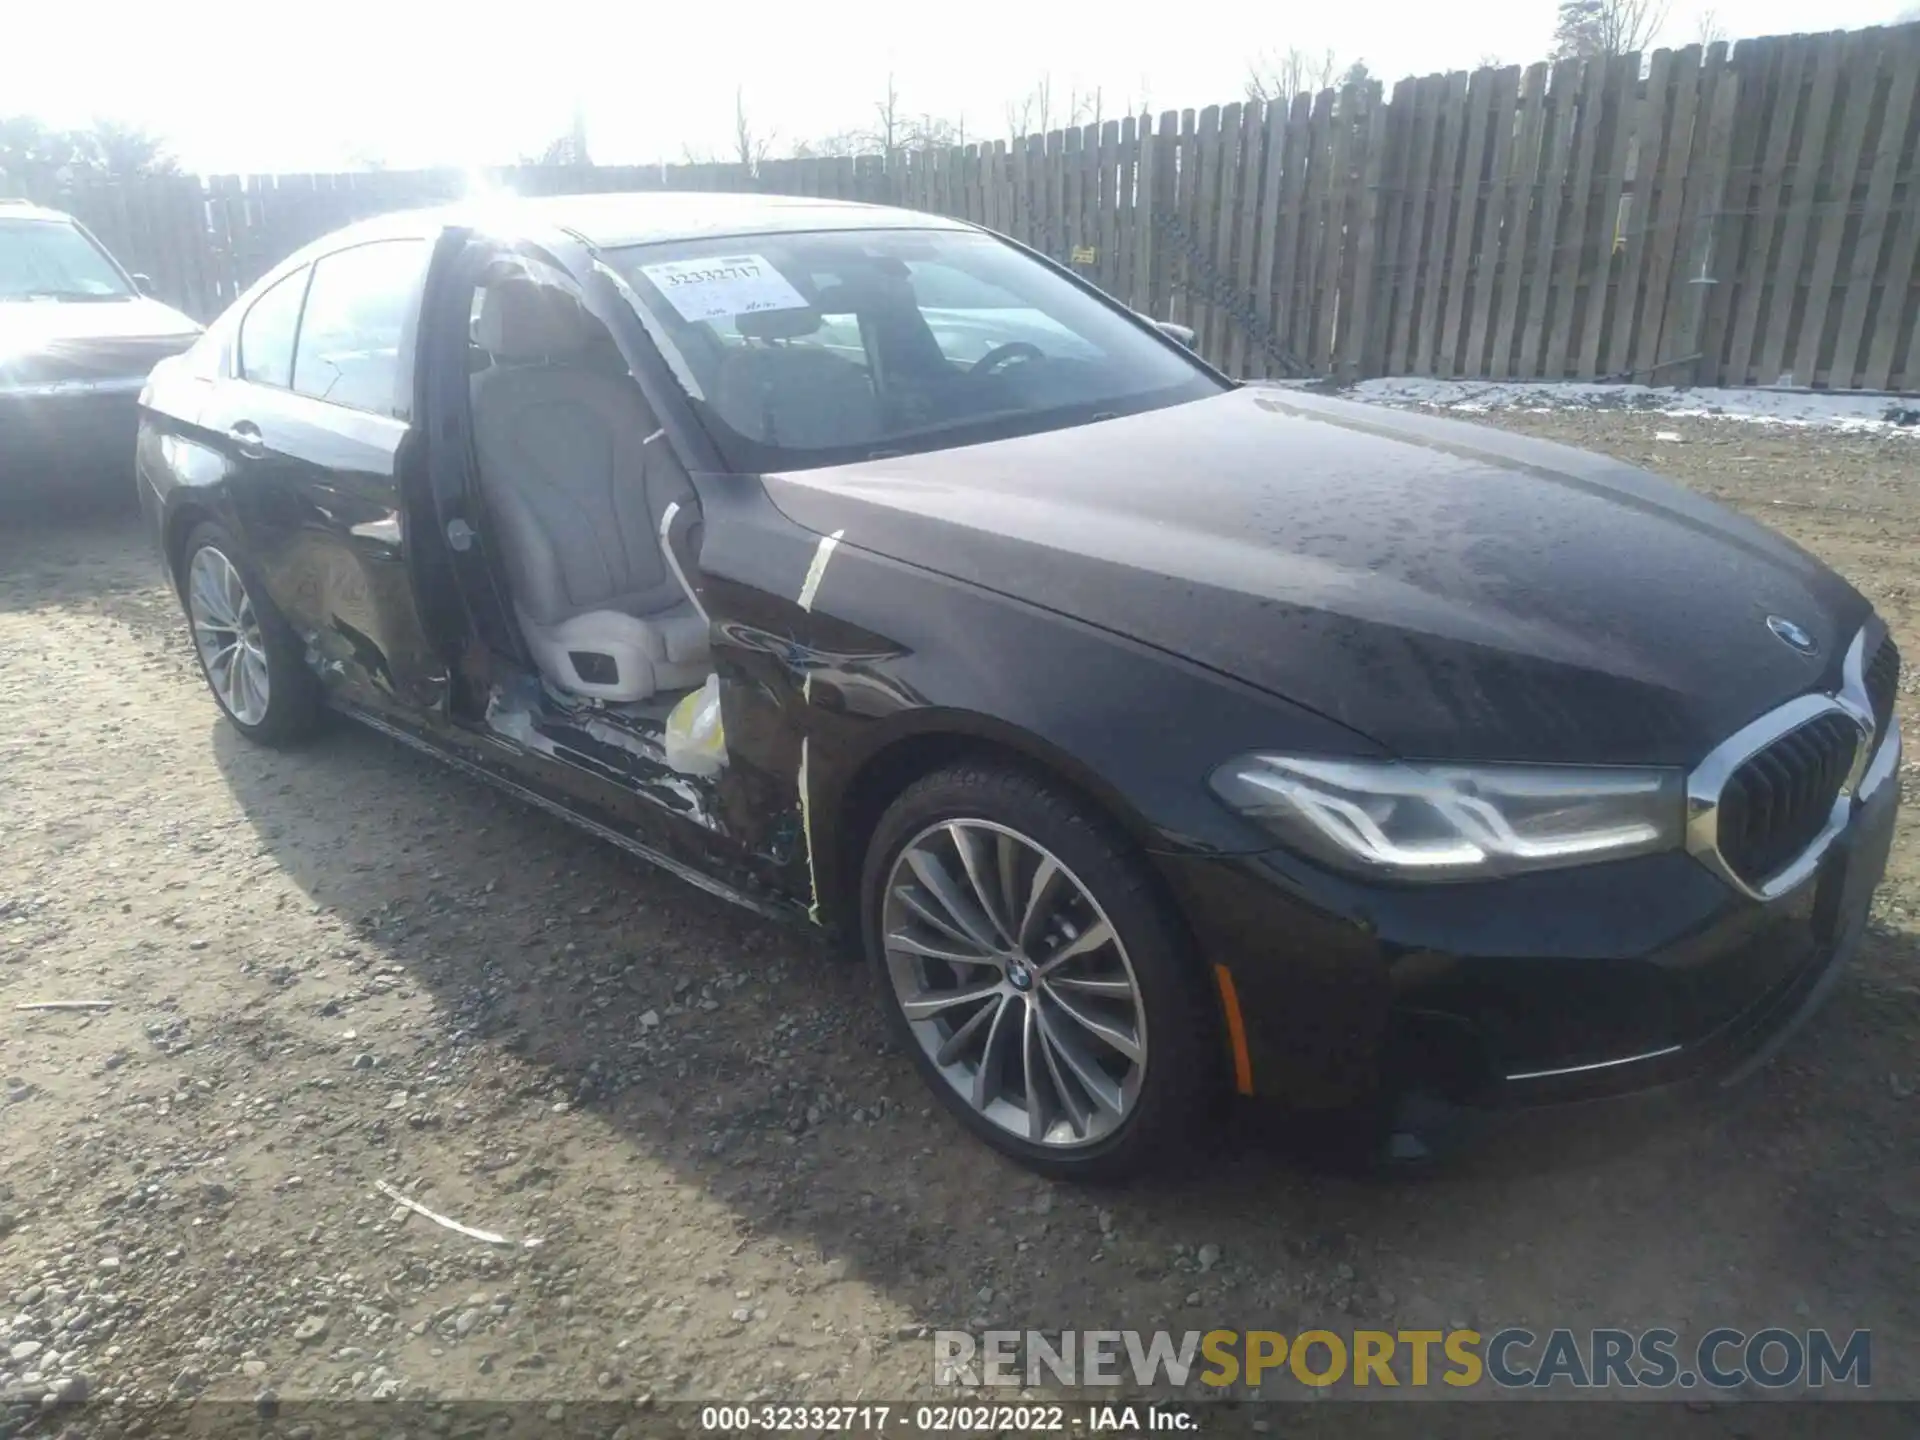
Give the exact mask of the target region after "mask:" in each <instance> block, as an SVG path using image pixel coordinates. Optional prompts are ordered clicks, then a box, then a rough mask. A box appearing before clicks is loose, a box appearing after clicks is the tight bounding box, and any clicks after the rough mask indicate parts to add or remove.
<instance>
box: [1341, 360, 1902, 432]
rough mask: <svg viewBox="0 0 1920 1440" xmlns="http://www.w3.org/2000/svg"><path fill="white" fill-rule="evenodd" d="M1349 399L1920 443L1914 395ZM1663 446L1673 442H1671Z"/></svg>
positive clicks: (1665, 390)
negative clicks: (1596, 414)
mask: <svg viewBox="0 0 1920 1440" xmlns="http://www.w3.org/2000/svg"><path fill="white" fill-rule="evenodd" d="M1347 393H1348V394H1350V395H1351V396H1352V397H1353V398H1354V399H1356V400H1368V401H1372V402H1374V403H1376V404H1381V405H1423V406H1428V407H1431V408H1433V409H1437V410H1452V411H1456V412H1459V413H1462V414H1483V413H1485V412H1487V411H1489V410H1531V411H1536V412H1547V411H1553V410H1635V411H1643V412H1645V413H1647V414H1653V415H1672V416H1676V417H1686V418H1700V417H1708V416H1711V417H1715V418H1719V419H1726V420H1744V421H1749V422H1752V423H1755V424H1762V425H1792V426H1815V427H1820V428H1823V429H1831V430H1847V431H1855V432H1884V433H1887V434H1903V435H1907V436H1911V437H1913V438H1915V439H1920V396H1913V395H1905V396H1902V395H1855V394H1849V393H1847V392H1844V391H1840V392H1825V391H1802V390H1734V389H1727V390H1721V389H1705V388H1703V389H1675V388H1672V387H1662V386H1653V385H1610V384H1599V383H1586V382H1581V381H1563V382H1559V383H1552V382H1545V381H1492V380H1431V379H1426V378H1423V377H1420V376H1414V375H1404V376H1389V377H1385V378H1382V379H1377V380H1362V381H1360V382H1358V383H1357V384H1355V385H1354V386H1352V387H1351V388H1350V389H1349V390H1348V391H1347ZM1661 438H1662V439H1665V438H1666V437H1665V435H1664V434H1663V435H1662V436H1661ZM1675 438H1676V439H1677V438H1678V437H1677V436H1676V437H1675Z"/></svg>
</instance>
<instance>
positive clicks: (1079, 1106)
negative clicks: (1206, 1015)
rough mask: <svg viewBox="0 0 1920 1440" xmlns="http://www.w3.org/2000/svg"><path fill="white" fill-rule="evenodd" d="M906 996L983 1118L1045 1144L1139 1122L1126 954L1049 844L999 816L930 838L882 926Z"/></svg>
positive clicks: (922, 1034)
mask: <svg viewBox="0 0 1920 1440" xmlns="http://www.w3.org/2000/svg"><path fill="white" fill-rule="evenodd" d="M882 923H883V926H884V930H885V937H886V938H885V941H884V944H885V947H886V954H887V972H888V975H889V976H890V977H891V979H892V981H893V991H894V998H895V999H896V1000H897V1001H898V1002H899V1005H900V1011H901V1014H902V1015H904V1016H905V1017H906V1020H907V1024H908V1028H909V1029H910V1030H911V1031H912V1034H913V1038H914V1039H915V1040H916V1041H917V1042H918V1043H919V1045H920V1048H921V1050H922V1051H923V1052H924V1053H925V1054H926V1055H927V1057H928V1058H929V1059H931V1060H932V1062H933V1064H934V1065H935V1067H936V1068H937V1069H938V1070H939V1072H940V1075H941V1077H942V1078H943V1079H944V1080H945V1081H946V1083H947V1084H948V1085H950V1086H952V1087H953V1090H954V1092H955V1093H956V1094H957V1095H959V1096H960V1097H961V1098H962V1099H963V1100H965V1102H966V1103H967V1104H968V1105H970V1106H971V1107H972V1108H973V1109H974V1111H975V1112H977V1113H978V1114H979V1115H980V1116H982V1117H983V1118H984V1119H986V1120H988V1121H990V1122H991V1123H992V1124H994V1125H997V1126H999V1127H1000V1128H1001V1129H1003V1130H1005V1131H1007V1132H1008V1133H1010V1134H1013V1135H1017V1136H1020V1137H1021V1138H1023V1139H1025V1140H1027V1141H1030V1142H1031V1143H1033V1144H1037V1145H1048V1146H1060V1147H1071V1146H1077V1145H1085V1144H1087V1143H1089V1142H1091V1141H1096V1140H1100V1139H1102V1138H1104V1137H1105V1136H1107V1135H1108V1134H1110V1133H1111V1132H1112V1131H1113V1130H1114V1129H1115V1128H1116V1127H1118V1126H1119V1125H1121V1124H1122V1123H1124V1122H1125V1120H1126V1118H1127V1116H1128V1115H1129V1113H1130V1112H1131V1111H1132V1108H1133V1105H1134V1102H1135V1101H1136V1100H1137V1099H1138V1097H1139V1094H1140V1087H1141V1084H1142V1082H1143V1080H1144V1079H1145V1076H1146V1070H1147V1016H1146V1010H1145V1007H1144V1006H1143V1005H1142V1003H1141V999H1140V986H1139V983H1138V982H1137V981H1136V980H1135V978H1134V973H1133V965H1132V962H1131V961H1130V960H1129V959H1128V958H1127V947H1126V946H1125V945H1124V944H1123V943H1122V942H1121V940H1120V937H1119V935H1117V934H1116V933H1115V931H1114V928H1113V925H1112V922H1110V921H1109V920H1108V919H1107V916H1106V914H1105V912H1103V911H1102V910H1101V908H1100V905H1099V903H1098V902H1097V901H1096V900H1095V899H1094V898H1093V896H1092V895H1091V894H1089V893H1088V891H1087V887H1086V886H1085V885H1083V884H1081V883H1080V881H1079V879H1078V878H1077V877H1076V876H1075V875H1074V874H1073V872H1072V871H1071V870H1069V869H1068V868H1067V867H1066V866H1064V865H1062V864H1061V863H1060V861H1059V860H1058V859H1057V858H1056V857H1055V856H1053V855H1052V854H1050V853H1049V852H1048V851H1047V850H1046V849H1045V848H1044V847H1043V846H1041V845H1040V844H1038V843H1037V842H1035V841H1033V840H1031V839H1029V838H1028V837H1027V836H1025V835H1022V834H1020V833H1019V832H1017V831H1015V830H1013V829H1010V828H1009V827H1007V826H1005V825H998V824H995V823H993V822H992V821H988V820H972V819H969V820H949V821H945V822H943V823H941V824H938V825H933V826H929V827H928V828H927V829H925V830H923V831H921V832H920V833H919V834H918V835H916V836H915V837H914V838H913V839H912V840H911V841H909V842H908V844H907V847H906V848H905V849H904V850H902V851H901V852H900V856H899V858H898V859H897V860H895V861H894V865H893V874H892V876H891V877H890V878H889V879H888V881H887V899H886V912H885V918H884V920H883V922H882Z"/></svg>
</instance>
